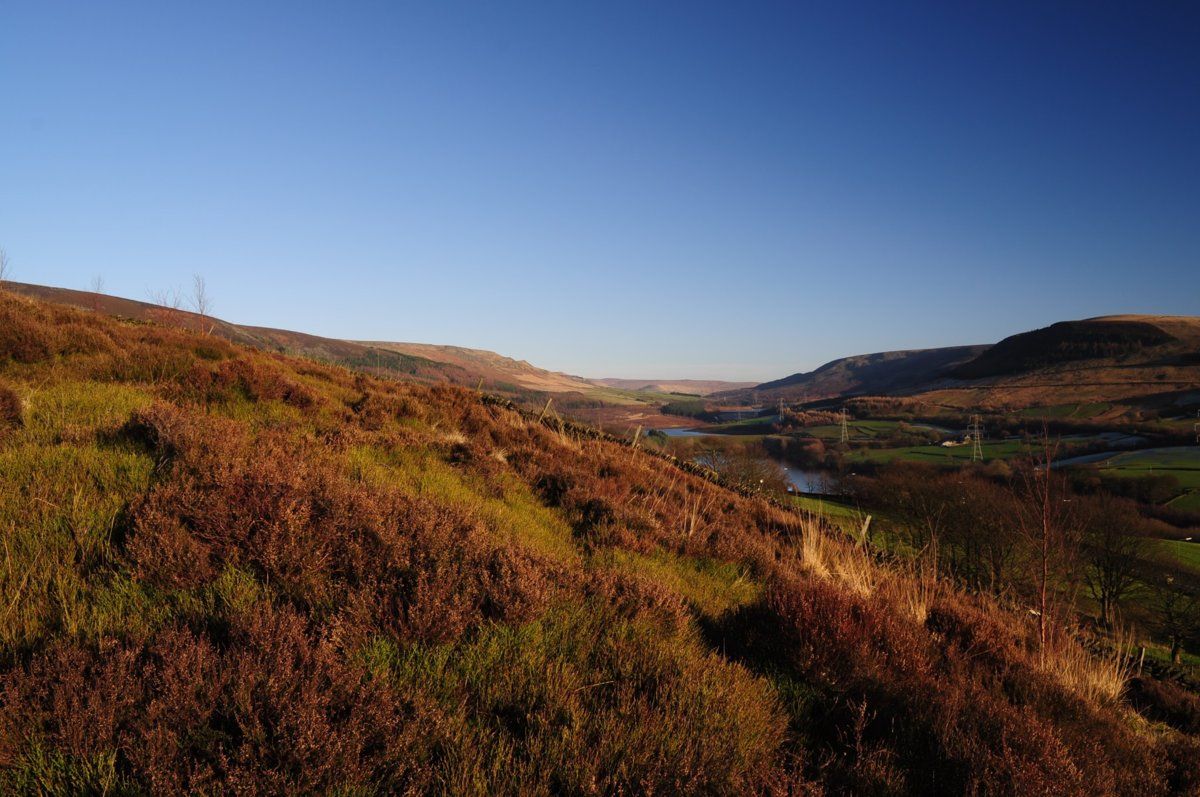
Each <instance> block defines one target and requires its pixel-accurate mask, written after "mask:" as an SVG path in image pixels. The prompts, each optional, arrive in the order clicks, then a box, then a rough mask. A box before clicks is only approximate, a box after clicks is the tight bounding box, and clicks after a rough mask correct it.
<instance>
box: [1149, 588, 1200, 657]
mask: <svg viewBox="0 0 1200 797" xmlns="http://www.w3.org/2000/svg"><path fill="white" fill-rule="evenodd" d="M1151 606H1152V608H1153V609H1154V614H1155V621H1156V623H1155V624H1156V625H1157V627H1158V632H1159V633H1160V634H1161V635H1162V636H1163V637H1165V638H1166V640H1167V644H1168V645H1170V647H1171V661H1172V662H1174V663H1175V664H1178V663H1179V659H1180V657H1181V655H1182V653H1183V646H1184V643H1186V642H1188V641H1189V640H1191V639H1193V638H1194V637H1195V636H1196V632H1197V626H1198V625H1200V618H1198V617H1197V616H1196V613H1197V611H1198V610H1200V602H1198V601H1197V600H1196V596H1195V595H1194V594H1192V593H1191V592H1190V591H1184V590H1183V589H1181V587H1180V585H1179V584H1176V583H1175V577H1174V576H1166V577H1165V578H1164V579H1163V580H1162V581H1160V582H1158V583H1157V584H1155V585H1154V589H1153V592H1152V595H1151Z"/></svg>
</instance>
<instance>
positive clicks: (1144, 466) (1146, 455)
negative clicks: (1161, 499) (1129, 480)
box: [1101, 446, 1200, 489]
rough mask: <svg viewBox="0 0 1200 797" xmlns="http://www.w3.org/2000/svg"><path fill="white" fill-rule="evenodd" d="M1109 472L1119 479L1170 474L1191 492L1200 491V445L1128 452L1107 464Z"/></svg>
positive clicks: (1105, 468) (1105, 469) (1105, 470)
mask: <svg viewBox="0 0 1200 797" xmlns="http://www.w3.org/2000/svg"><path fill="white" fill-rule="evenodd" d="M1101 470H1103V471H1104V472H1105V473H1109V474H1112V475H1115V476H1150V475H1161V474H1169V475H1171V476H1174V477H1175V478H1177V479H1179V483H1180V484H1181V485H1183V486H1184V487H1187V488H1189V489H1198V488H1200V446H1179V447H1177V448H1146V449H1143V450H1141V451H1127V452H1125V453H1123V454H1117V455H1116V456H1114V457H1113V458H1111V459H1107V460H1105V461H1104V464H1103V466H1102V467H1101Z"/></svg>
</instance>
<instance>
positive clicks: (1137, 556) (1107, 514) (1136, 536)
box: [1083, 494, 1149, 627]
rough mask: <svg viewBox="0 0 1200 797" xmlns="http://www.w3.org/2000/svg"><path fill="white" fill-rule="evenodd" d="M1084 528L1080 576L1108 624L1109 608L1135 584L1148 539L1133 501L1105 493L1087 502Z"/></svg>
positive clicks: (1105, 623)
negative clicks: (1082, 563) (1081, 573)
mask: <svg viewBox="0 0 1200 797" xmlns="http://www.w3.org/2000/svg"><path fill="white" fill-rule="evenodd" d="M1085 521H1086V523H1085V526H1084V532H1083V543H1084V544H1083V561H1084V568H1083V578H1084V583H1085V584H1086V585H1087V588H1088V591H1089V592H1091V594H1092V597H1093V598H1095V599H1096V601H1098V602H1099V604H1100V622H1101V624H1102V625H1104V626H1105V627H1108V626H1109V624H1110V623H1111V622H1112V611H1113V609H1114V608H1115V607H1116V605H1117V604H1118V603H1120V601H1121V599H1122V598H1124V597H1125V596H1127V595H1128V594H1130V593H1131V592H1132V591H1134V589H1135V588H1136V587H1137V586H1138V576H1139V574H1140V570H1141V568H1140V565H1141V560H1142V559H1143V558H1144V557H1145V556H1146V554H1147V553H1148V552H1149V541H1148V540H1147V538H1146V537H1144V536H1142V534H1141V528H1140V527H1141V525H1142V520H1141V517H1140V516H1139V515H1138V512H1137V509H1136V508H1135V506H1134V504H1133V503H1132V502H1129V501H1126V500H1122V499H1120V498H1116V497H1114V496H1110V495H1107V494H1101V495H1098V496H1096V497H1095V499H1093V500H1092V501H1090V502H1088V504H1087V505H1086V517H1085Z"/></svg>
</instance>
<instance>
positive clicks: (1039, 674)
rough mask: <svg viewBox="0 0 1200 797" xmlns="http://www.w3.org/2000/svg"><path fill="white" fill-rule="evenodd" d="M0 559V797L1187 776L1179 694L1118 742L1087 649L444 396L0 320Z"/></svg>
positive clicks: (614, 454) (452, 393)
mask: <svg viewBox="0 0 1200 797" xmlns="http://www.w3.org/2000/svg"><path fill="white" fill-rule="evenodd" d="M0 534H2V535H3V543H4V544H3V551H2V553H0V557H2V558H0V792H3V793H6V794H8V793H13V794H25V793H51V794H77V793H114V794H115V793H168V794H171V793H197V792H200V793H226V792H239V793H264V794H278V793H295V794H301V793H304V794H307V793H337V794H375V793H380V794H391V793H420V794H505V793H509V794H516V793H521V794H551V793H554V794H592V793H629V794H632V793H650V794H675V793H697V794H712V793H720V794H754V793H762V794H768V793H770V794H787V793H801V794H803V793H808V794H818V793H845V794H909V793H920V794H962V793H976V794H979V793H992V794H995V793H1026V794H1050V793H1054V794H1080V795H1082V794H1165V793H1169V792H1172V791H1189V790H1194V789H1195V788H1196V787H1197V785H1198V784H1200V773H1198V772H1197V764H1196V762H1197V761H1198V760H1200V743H1198V742H1197V739H1196V737H1195V736H1194V735H1192V734H1193V733H1194V732H1195V729H1196V725H1195V722H1194V720H1195V717H1196V716H1200V712H1197V710H1196V708H1195V704H1196V703H1197V702H1198V699H1197V698H1196V696H1195V695H1193V694H1191V693H1189V692H1184V691H1181V690H1180V689H1179V688H1178V687H1175V686H1172V685H1170V684H1157V682H1148V681H1147V682H1146V683H1153V684H1157V685H1155V686H1153V688H1149V687H1141V688H1139V691H1138V693H1137V694H1138V695H1140V697H1139V702H1138V703H1137V705H1138V707H1139V710H1140V711H1141V712H1142V713H1138V712H1137V711H1135V710H1134V708H1133V707H1132V705H1131V703H1129V702H1128V701H1127V697H1126V694H1127V693H1126V690H1125V689H1124V686H1125V674H1124V671H1123V670H1122V667H1121V666H1120V661H1119V660H1118V659H1116V658H1114V657H1112V656H1111V655H1110V654H1106V653H1103V652H1097V653H1095V654H1090V653H1087V652H1085V651H1084V649H1083V648H1082V647H1080V646H1079V645H1078V644H1077V643H1076V642H1075V641H1074V640H1073V639H1072V638H1071V637H1070V636H1068V635H1067V634H1066V633H1065V631H1064V632H1062V633H1060V634H1059V635H1058V636H1057V637H1056V638H1055V639H1054V641H1053V642H1052V643H1051V644H1050V646H1049V647H1048V648H1046V649H1045V650H1043V651H1038V650H1036V649H1035V646H1034V638H1033V635H1032V626H1031V625H1030V621H1029V618H1028V615H1027V613H1026V612H1025V611H1024V610H1023V609H1020V608H1018V609H1017V610H1008V609H1005V608H1003V607H1000V606H997V605H996V604H994V603H992V602H991V601H989V600H986V599H984V598H980V597H972V596H969V595H967V594H964V593H962V592H960V591H958V590H956V589H955V588H954V587H953V586H952V585H950V584H947V583H945V582H942V581H936V580H933V579H931V578H928V577H923V576H921V575H919V574H918V573H915V572H913V571H912V570H911V569H910V568H908V567H907V566H906V565H904V564H903V563H901V562H896V563H891V564H889V563H888V562H887V561H886V560H884V559H881V558H879V557H878V556H876V555H875V554H874V553H873V552H871V551H868V550H865V549H864V548H862V547H860V546H858V545H855V544H852V543H851V542H850V541H848V540H845V539H842V538H841V537H839V536H838V535H836V534H835V532H833V531H832V530H831V529H830V528H827V527H823V526H822V524H821V523H819V522H818V521H817V520H815V519H813V518H811V517H806V516H804V515H802V514H797V513H795V512H792V511H790V510H788V509H785V508H782V507H780V506H776V505H774V504H771V503H767V502H765V501H763V500H760V499H757V498H754V497H749V496H747V495H744V494H742V493H740V492H738V491H734V490H731V489H727V488H726V487H723V486H721V485H718V484H715V483H712V482H711V481H709V480H707V479H704V478H701V477H700V476H699V475H697V474H696V473H694V472H692V470H691V469H685V468H682V467H679V466H677V465H676V464H674V463H672V462H671V461H670V460H669V459H667V458H664V457H661V456H655V455H652V454H650V453H648V452H644V451H641V450H636V449H632V448H629V447H627V446H624V445H621V444H620V443H618V442H616V441H614V440H610V439H608V438H605V437H603V436H601V435H596V434H594V433H590V432H589V431H588V430H586V429H584V428H581V427H573V426H570V425H565V424H560V423H559V422H557V421H554V422H547V423H539V422H538V419H537V418H536V417H534V416H531V415H529V414H523V413H521V412H519V411H517V410H515V409H513V408H512V407H511V406H510V405H508V404H507V403H506V402H502V401H497V400H490V399H487V398H485V397H483V396H481V395H479V394H477V393H474V392H471V391H467V390H464V389H461V388H457V387H453V386H446V385H424V384H417V383H401V382H398V381H393V380H383V379H379V378H375V377H372V376H367V375H363V374H361V373H354V372H353V371H351V370H348V369H346V368H344V367H339V366H335V365H329V364H320V363H315V362H312V361H309V360H303V359H297V358H293V357H288V356H284V355H281V354H277V353H271V352H268V351H263V350H261V349H252V348H248V347H244V346H239V345H235V344H233V343H230V342H229V341H227V340H225V339H223V338H220V337H217V336H213V335H204V334H202V333H200V332H196V331H192V330H188V329H181V328H173V327H169V326H163V325H160V324H154V323H144V322H133V321H118V320H113V319H110V318H106V317H103V316H100V315H97V314H95V313H89V312H84V311H79V310H75V309H69V308H64V307H60V306H54V305H49V304H44V303H41V302H37V301H32V300H29V299H26V298H20V297H16V296H13V295H10V294H4V293H0ZM1154 690H1158V691H1154ZM1147 695H1149V697H1147ZM1189 701H1191V702H1189Z"/></svg>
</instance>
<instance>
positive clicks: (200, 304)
mask: <svg viewBox="0 0 1200 797" xmlns="http://www.w3.org/2000/svg"><path fill="white" fill-rule="evenodd" d="M190 300H191V305H192V309H193V310H195V311H196V315H198V316H200V320H201V322H202V323H203V324H204V334H206V335H207V334H209V333H210V332H212V329H213V326H214V325H213V324H212V323H210V319H209V317H208V315H209V313H211V312H212V298H211V297H210V296H209V295H208V286H207V285H205V283H204V277H202V276H200V275H199V274H193V275H192V295H191V297H190Z"/></svg>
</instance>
